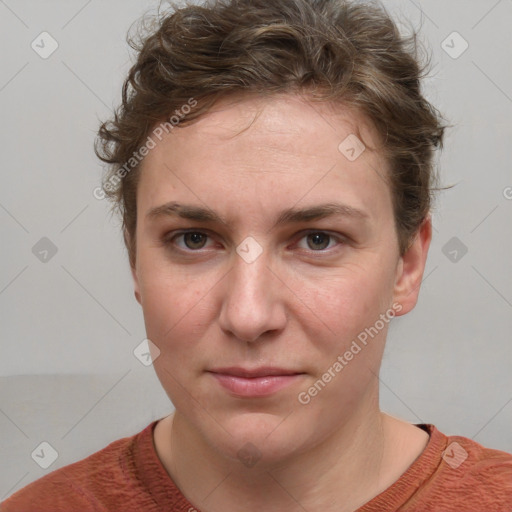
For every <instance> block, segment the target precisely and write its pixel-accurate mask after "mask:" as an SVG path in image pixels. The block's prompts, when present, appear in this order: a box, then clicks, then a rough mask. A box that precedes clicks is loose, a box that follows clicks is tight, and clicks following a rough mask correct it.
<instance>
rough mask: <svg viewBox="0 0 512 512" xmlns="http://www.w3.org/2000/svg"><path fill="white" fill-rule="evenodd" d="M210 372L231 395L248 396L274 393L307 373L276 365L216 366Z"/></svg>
mask: <svg viewBox="0 0 512 512" xmlns="http://www.w3.org/2000/svg"><path fill="white" fill-rule="evenodd" d="M208 373H210V374H211V375H212V376H213V378H214V379H215V380H216V381H217V382H218V383H219V384H220V385H221V386H222V387H223V388H224V389H225V390H227V391H229V392H230V394H231V395H234V396H236V397H246V398H258V397H265V396H269V395H272V394H274V393H276V392H278V391H280V390H282V389H284V388H285V387H288V386H289V385H291V384H293V383H294V382H297V381H298V380H299V379H300V378H301V377H302V376H303V375H305V374H304V373H303V372H298V371H296V370H290V369H285V368H276V367H260V368H253V369H249V368H240V367H229V368H216V369H213V370H209V371H208Z"/></svg>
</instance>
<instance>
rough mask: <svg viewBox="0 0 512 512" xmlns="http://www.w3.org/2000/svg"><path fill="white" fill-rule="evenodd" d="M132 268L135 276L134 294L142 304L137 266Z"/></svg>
mask: <svg viewBox="0 0 512 512" xmlns="http://www.w3.org/2000/svg"><path fill="white" fill-rule="evenodd" d="M131 270H132V278H133V294H134V295H135V299H136V300H137V302H138V303H139V304H141V305H142V302H141V298H140V291H139V278H138V276H137V270H136V269H135V267H131Z"/></svg>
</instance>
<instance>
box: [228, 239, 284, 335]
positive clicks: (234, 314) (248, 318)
mask: <svg viewBox="0 0 512 512" xmlns="http://www.w3.org/2000/svg"><path fill="white" fill-rule="evenodd" d="M251 243H252V242H251V241H248V242H242V243H241V244H240V245H239V247H238V248H237V254H236V255H235V258H234V263H233V267H232V269H231V272H229V274H228V280H227V282H226V287H225V293H224V297H223V301H222V310H221V314H220V322H221V327H222V328H223V329H224V330H226V331H230V332H231V333H232V334H233V335H235V336H236V337H237V338H239V339H242V340H244V341H254V340H256V339H258V338H259V336H260V335H261V334H263V333H264V332H267V331H274V330H276V329H280V328H281V327H282V326H283V325H284V324H283V322H284V319H285V315H284V311H283V305H282V304H281V303H280V298H279V290H278V287H276V283H275V277H274V276H273V275H272V272H271V271H270V269H269V268H268V266H269V254H268V253H267V252H266V251H265V250H264V249H263V247H261V246H260V247H261V249H260V250H259V251H258V252H259V254H257V253H256V251H255V249H256V248H255V246H251ZM249 256H250V257H249Z"/></svg>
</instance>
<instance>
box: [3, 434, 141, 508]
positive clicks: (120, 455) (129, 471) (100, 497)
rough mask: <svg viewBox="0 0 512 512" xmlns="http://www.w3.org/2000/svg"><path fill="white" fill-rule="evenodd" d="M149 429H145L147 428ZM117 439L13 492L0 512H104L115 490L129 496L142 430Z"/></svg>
mask: <svg viewBox="0 0 512 512" xmlns="http://www.w3.org/2000/svg"><path fill="white" fill-rule="evenodd" d="M147 428H149V427H147ZM146 430H147V429H145V430H144V431H143V432H141V433H139V434H136V435H134V436H131V437H125V438H122V439H118V440H116V441H114V442H112V443H110V444H109V445H108V446H106V447H105V448H103V449H101V450H99V451H97V452H95V453H93V454H92V455H89V456H88V457H86V458H85V459H82V460H80V461H78V462H74V463H73V464H69V465H67V466H64V467H62V468H59V469H56V470H55V471H52V472H51V473H49V474H47V475H45V476H44V477H42V478H40V479H38V480H36V481H34V482H32V483H30V484H28V485H27V486H25V487H23V488H22V489H20V490H19V491H17V492H15V493H14V494H13V495H12V496H10V497H9V498H8V499H7V500H6V501H4V502H3V503H2V504H1V505H0V510H1V511H2V512H11V511H12V512H14V511H16V512H24V511H27V512H28V511H30V512H36V511H38V512H46V511H48V512H49V511H52V512H61V511H62V512H64V511H66V512H68V511H70V510H80V511H84V512H87V511H93V510H94V511H96V512H97V511H106V510H109V507H108V504H109V503H111V501H112V496H111V495H107V494H106V490H107V489H108V490H109V493H111V490H112V488H113V487H114V488H115V489H116V493H117V494H118V498H122V497H123V495H124V496H125V499H128V498H129V497H130V494H131V493H132V492H133V491H134V488H135V483H136V482H134V474H135V470H134V468H133V451H134V448H135V445H136V444H137V442H138V439H139V437H140V436H141V435H142V434H143V433H144V432H145V431H146Z"/></svg>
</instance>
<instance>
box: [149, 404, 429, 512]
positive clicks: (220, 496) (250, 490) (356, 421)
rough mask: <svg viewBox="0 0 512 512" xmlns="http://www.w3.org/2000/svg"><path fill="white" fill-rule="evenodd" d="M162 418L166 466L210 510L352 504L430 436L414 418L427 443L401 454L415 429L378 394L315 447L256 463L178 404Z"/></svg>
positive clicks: (386, 481) (377, 488)
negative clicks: (202, 430) (226, 450)
mask: <svg viewBox="0 0 512 512" xmlns="http://www.w3.org/2000/svg"><path fill="white" fill-rule="evenodd" d="M398 424H401V425H402V426H401V427H400V426H399V425H398ZM407 425H408V424H407ZM160 426H161V428H160V429H159V432H158V435H157V430H156V429H155V445H156V446H157V452H158V454H159V456H160V459H161V460H162V463H163V465H164V467H165V468H166V470H167V472H168V473H169V475H170V476H171V478H172V479H173V481H174V482H175V484H176V485H177V487H178V488H179V489H180V490H181V492H182V493H183V494H184V495H185V496H186V497H187V499H188V500H189V501H191V502H192V503H194V504H196V505H197V506H198V507H199V508H200V509H201V510H203V511H204V512H217V511H221V510H222V511H223V512H230V511H238V510H245V511H247V512H253V511H260V510H262V509H263V510H266V511H269V512H274V511H276V512H277V511H282V510H292V511H295V510H297V511H301V512H303V511H304V509H305V510H319V509H320V508H321V509H322V510H324V511H326V512H327V511H331V510H333V511H334V510H336V511H337V512H351V511H354V510H356V509H357V508H358V507H360V506H362V505H363V504H364V503H366V502H367V501H369V500H370V499H371V498H373V497H374V496H376V495H377V494H379V493H380V492H382V491H383V490H385V489H386V488H387V487H388V486H389V485H391V484H392V483H393V482H394V481H395V480H396V479H397V478H398V477H399V476H400V475H401V474H402V473H403V471H405V470H406V469H407V467H408V466H409V465H410V463H412V461H413V460H414V459H415V458H416V457H417V455H419V453H421V450H422V449H423V448H424V446H425V444H426V442H425V439H424V437H423V436H422V435H421V432H422V431H420V430H419V429H417V428H415V427H414V426H412V425H408V427H411V429H414V430H415V431H417V432H415V433H413V435H416V436H418V435H419V436H420V437H421V438H422V441H421V442H422V444H421V449H418V448H419V445H416V447H415V449H414V453H413V452H412V451H411V450H410V449H409V453H406V455H407V460H405V459H404V458H402V459H400V457H399V456H397V450H396V448H397V446H398V445H399V444H400V443H401V448H403V447H404V442H403V435H404V434H406V432H407V433H408V434H409V435H410V434H411V433H412V432H411V430H410V429H407V428H405V427H404V422H399V421H398V420H395V419H392V418H391V417H389V416H387V415H385V414H383V413H381V412H380V411H379V409H378V399H377V400H372V406H368V407H366V408H362V409H361V410H360V411H358V412H357V413H356V414H353V415H352V416H351V417H350V419H349V420H348V421H346V422H345V423H344V424H343V425H341V426H340V427H339V428H338V429H337V430H336V431H334V432H332V433H331V435H330V436H329V437H328V438H326V439H324V440H322V442H320V443H319V444H316V445H315V446H313V447H311V448H310V449H308V450H307V451H304V452H302V453H299V454H294V455H293V456H291V457H290V458H289V459H287V460H286V461H280V462H279V463H273V464H266V465H261V464H259V463H257V464H256V465H254V466H253V467H250V468H249V467H244V466H243V465H242V464H241V463H240V461H238V460H236V461H234V460H232V459H227V458H226V457H224V456H223V455H222V454H221V453H219V452H217V451H216V450H215V449H213V448H212V447H211V446H210V445H209V444H208V443H207V442H205V440H204V439H203V438H202V437H201V436H200V435H199V433H198V431H197V430H196V429H195V428H194V427H193V426H191V425H190V424H189V423H188V422H187V420H186V418H184V417H183V416H182V415H180V414H179V413H178V412H175V413H174V415H173V416H170V417H168V418H166V419H165V420H162V421H161V422H160V423H159V424H158V425H157V428H158V427H160ZM397 427H398V428H397ZM397 431H400V435H399V436H398V437H401V438H402V439H401V441H400V440H399V439H398V437H397V435H396V434H397ZM423 434H425V433H423ZM157 437H158V439H157ZM427 437H428V436H427ZM164 438H165V439H167V441H165V440H164ZM416 439H419V438H418V437H416ZM409 448H410V445H409ZM406 451H407V450H406ZM398 453H403V451H402V452H398Z"/></svg>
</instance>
